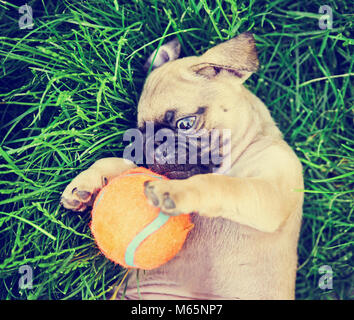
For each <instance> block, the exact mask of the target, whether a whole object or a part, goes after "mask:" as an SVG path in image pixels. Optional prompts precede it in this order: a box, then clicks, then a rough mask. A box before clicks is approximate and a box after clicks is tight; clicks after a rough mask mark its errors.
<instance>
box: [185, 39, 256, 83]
mask: <svg viewBox="0 0 354 320" xmlns="http://www.w3.org/2000/svg"><path fill="white" fill-rule="evenodd" d="M199 59H200V61H201V63H199V64H196V65H194V66H192V71H194V72H195V73H196V74H198V75H200V76H203V77H206V78H208V79H212V78H214V77H215V76H217V75H218V74H219V73H220V72H221V71H226V72H228V73H230V74H232V75H234V76H235V77H237V78H238V79H240V81H241V82H244V81H245V80H246V79H247V78H248V77H249V76H250V75H251V74H252V73H253V72H255V71H257V69H258V64H259V63H258V57H257V51H256V46H255V41H254V37H253V35H252V33H250V32H244V33H241V34H240V35H238V36H237V37H235V38H232V39H231V40H228V41H226V42H223V43H221V44H219V45H217V46H215V47H213V48H211V49H209V50H208V51H206V52H205V53H204V54H203V55H201V56H200V57H199Z"/></svg>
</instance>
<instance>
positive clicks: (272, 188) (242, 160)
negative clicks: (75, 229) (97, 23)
mask: <svg viewBox="0 0 354 320" xmlns="http://www.w3.org/2000/svg"><path fill="white" fill-rule="evenodd" d="M179 53H180V45H179V43H178V41H177V40H173V41H170V42H168V43H167V44H165V45H164V46H161V47H160V49H159V50H158V52H157V53H156V52H154V53H153V54H152V56H151V57H150V58H149V60H148V62H147V64H146V67H149V66H150V63H151V62H152V61H154V62H153V65H152V69H154V70H153V71H152V72H151V73H150V75H149V76H148V78H147V80H146V83H145V85H144V88H143V92H142V94H141V98H140V101H139V105H138V127H139V128H140V129H141V131H142V132H143V133H144V134H145V135H146V132H145V131H146V126H147V124H149V123H153V124H154V125H155V130H156V129H157V128H160V129H161V128H168V129H169V130H173V131H175V132H177V131H178V132H182V133H184V134H185V136H188V132H190V130H192V131H193V133H198V132H200V131H202V130H203V131H204V135H205V134H206V135H208V134H209V135H211V132H212V131H213V130H219V131H222V130H228V132H229V133H230V134H229V135H228V138H227V139H224V138H223V137H224V135H220V136H219V138H217V139H216V140H217V141H219V142H220V143H219V144H218V145H216V144H215V143H214V144H213V143H211V144H209V145H208V146H207V151H206V152H207V153H209V156H210V154H211V153H212V150H213V149H215V148H216V149H218V150H221V149H222V147H224V146H225V145H227V146H228V149H227V150H229V152H224V154H223V158H222V159H223V161H221V163H220V162H219V163H217V164H214V163H209V164H207V165H206V164H202V163H201V161H199V160H198V161H196V162H195V163H192V164H190V163H188V161H187V163H182V164H180V163H178V162H177V163H167V162H166V161H165V163H164V162H163V161H158V159H156V158H157V157H156V155H155V156H154V157H153V159H154V161H152V163H150V165H149V167H150V168H151V169H152V170H153V171H155V172H157V173H161V174H164V175H166V176H167V177H169V178H170V179H171V180H158V181H149V182H147V183H146V184H145V194H146V196H147V198H148V199H149V201H150V203H151V204H152V205H154V206H155V207H159V208H160V209H161V210H162V211H163V212H164V213H166V214H170V215H178V214H180V213H188V212H191V213H192V221H193V223H194V228H193V229H192V230H191V232H190V233H189V235H188V237H187V240H186V242H185V244H184V246H183V248H182V250H181V251H180V252H179V254H178V255H177V256H176V257H175V258H173V259H172V260H170V261H169V262H168V263H166V264H165V265H163V266H161V267H159V268H157V269H154V270H151V271H144V272H138V271H134V272H133V271H131V272H130V278H129V280H128V282H127V285H126V288H125V292H124V298H125V299H294V294H295V277H296V268H297V242H298V236H299V229H300V224H301V216H302V204H303V193H302V192H301V191H299V190H301V189H303V177H302V167H301V164H300V161H299V160H298V158H297V157H296V155H295V153H294V152H293V151H292V149H291V148H290V147H289V145H288V144H287V143H286V142H285V141H284V140H283V138H282V134H281V132H280V131H279V129H278V128H277V126H276V124H275V122H274V120H273V119H272V117H271V115H270V113H269V111H268V109H267V107H266V106H265V105H264V104H263V103H262V101H261V100H260V99H258V98H257V97H256V96H255V95H254V94H252V93H251V92H250V91H249V90H247V89H246V88H245V87H244V86H243V82H244V81H245V80H246V79H247V78H248V77H249V76H250V75H251V74H252V73H253V72H255V71H256V70H257V68H258V59H257V53H256V48H255V42H254V38H253V36H252V34H251V33H242V34H240V35H239V36H237V37H235V38H233V39H231V40H229V41H226V42H224V43H221V44H219V45H217V46H215V47H213V48H211V49H209V50H208V51H206V52H205V53H204V54H203V55H201V56H192V57H186V58H181V59H178V56H179ZM176 135H177V133H176ZM211 140H212V139H210V141H211ZM214 140H215V139H214ZM216 140H215V141H216ZM215 141H214V142H215ZM146 143H147V142H146ZM160 145H161V144H160ZM153 149H155V150H156V144H154V148H153ZM196 150H197V151H196V154H197V156H199V158H200V157H201V155H202V154H203V152H204V151H205V150H204V149H203V146H202V145H201V144H200V143H199V144H198V145H197V149H196ZM222 150H223V149H222ZM187 153H188V151H187ZM204 153H205V152H204ZM221 153H222V152H221ZM226 153H227V154H226ZM226 156H227V157H226ZM199 158H198V159H199ZM226 158H228V161H227V162H228V165H227V166H226V165H225V163H224V160H225V159H226ZM135 166H136V165H135V164H134V163H133V162H132V161H128V160H126V159H123V158H105V159H101V160H99V161H97V162H96V163H94V164H93V165H92V166H91V167H90V168H89V169H88V170H86V171H84V172H81V173H80V174H79V175H78V176H77V177H76V178H75V179H74V180H73V181H72V182H71V183H70V184H69V185H68V186H67V187H66V189H65V191H64V193H63V195H62V204H63V205H64V207H65V208H68V209H71V210H73V211H83V210H85V209H86V208H88V207H89V206H91V205H92V202H93V200H94V198H95V196H96V194H97V192H98V191H99V190H100V189H101V188H102V187H103V186H104V185H105V184H106V183H107V182H109V181H110V180H111V179H112V178H114V177H115V176H118V175H119V174H120V173H122V172H124V171H126V170H127V169H130V168H133V167H135ZM137 277H139V281H138V283H139V285H137ZM120 296H122V293H121V292H120Z"/></svg>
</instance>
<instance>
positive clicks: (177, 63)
mask: <svg viewBox="0 0 354 320" xmlns="http://www.w3.org/2000/svg"><path fill="white" fill-rule="evenodd" d="M179 53H180V45H179V43H178V41H177V39H174V40H172V41H170V42H167V43H166V44H165V45H163V46H161V47H160V48H159V50H158V51H157V52H156V51H155V52H154V53H153V54H152V55H151V56H150V57H149V59H148V61H147V62H146V64H145V66H144V68H145V69H151V70H154V71H153V72H152V73H150V75H149V76H148V78H147V80H146V82H145V85H144V89H143V92H142V94H141V97H140V101H139V105H138V126H139V127H140V126H142V125H143V123H144V122H146V121H162V120H163V118H164V116H165V113H166V111H167V110H169V109H176V110H177V111H178V112H180V113H181V114H183V115H188V114H189V113H190V114H191V113H193V112H194V111H195V109H196V108H198V107H199V106H203V105H205V104H207V102H208V101H210V97H211V96H212V95H213V90H214V89H215V88H216V87H217V84H218V83H220V82H222V81H223V80H224V79H225V78H227V79H233V80H232V81H233V82H234V83H235V84H242V83H243V82H244V81H245V80H246V79H247V78H248V77H249V76H250V75H251V74H252V73H253V72H254V71H256V70H257V67H258V59H257V53H256V48H255V43H254V38H253V35H252V34H251V33H247V32H246V33H242V34H240V35H239V36H237V37H235V38H233V39H231V40H229V41H226V42H223V43H221V44H219V45H217V46H215V47H212V48H211V49H209V50H207V51H206V52H205V53H204V54H203V55H201V56H198V57H197V56H192V57H187V58H182V59H178V58H179Z"/></svg>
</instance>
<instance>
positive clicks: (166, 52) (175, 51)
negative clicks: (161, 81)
mask: <svg viewBox="0 0 354 320" xmlns="http://www.w3.org/2000/svg"><path fill="white" fill-rule="evenodd" d="M180 53H181V44H180V43H179V41H178V39H177V38H174V39H173V40H171V41H169V42H167V43H166V44H164V45H162V46H161V47H160V48H159V49H158V51H157V49H156V50H155V51H154V52H153V53H152V54H151V55H150V57H149V58H148V59H147V61H146V62H145V64H144V71H148V70H149V68H150V65H151V63H152V68H151V69H152V70H154V69H156V68H158V67H161V66H162V65H163V64H165V63H166V62H168V61H172V60H176V59H178V57H179V55H180Z"/></svg>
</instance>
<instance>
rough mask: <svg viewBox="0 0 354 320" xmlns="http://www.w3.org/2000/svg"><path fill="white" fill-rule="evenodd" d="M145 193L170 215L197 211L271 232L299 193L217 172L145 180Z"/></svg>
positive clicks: (273, 184) (279, 186)
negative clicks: (180, 178) (171, 178)
mask: <svg viewBox="0 0 354 320" xmlns="http://www.w3.org/2000/svg"><path fill="white" fill-rule="evenodd" d="M145 194H146V196H147V197H148V199H149V200H150V202H151V203H152V204H153V205H154V206H157V207H160V208H161V210H162V211H163V212H165V213H167V214H170V215H178V214H180V213H190V212H198V213H199V214H200V215H202V216H207V217H223V218H227V219H230V220H232V221H235V222H237V223H240V224H244V225H247V226H250V227H252V228H255V229H257V230H260V231H263V232H274V231H276V230H277V229H278V228H279V226H281V224H282V223H283V222H284V221H285V220H286V218H287V217H288V215H289V214H290V212H291V211H292V210H293V209H294V207H295V205H296V203H297V200H298V198H299V197H301V194H300V193H297V192H296V191H294V190H291V189H290V188H289V189H287V186H286V185H285V186H284V185H283V184H282V183H276V182H275V181H272V180H271V181H269V180H267V179H266V178H253V177H252V178H237V177H230V176H224V175H219V174H202V175H195V176H193V177H190V178H188V179H185V180H159V181H149V182H147V183H146V184H145Z"/></svg>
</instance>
